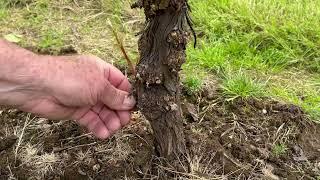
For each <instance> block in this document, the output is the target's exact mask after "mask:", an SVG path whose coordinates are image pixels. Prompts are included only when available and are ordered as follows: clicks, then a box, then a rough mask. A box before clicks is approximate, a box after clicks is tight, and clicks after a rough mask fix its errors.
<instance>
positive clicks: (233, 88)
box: [222, 71, 264, 100]
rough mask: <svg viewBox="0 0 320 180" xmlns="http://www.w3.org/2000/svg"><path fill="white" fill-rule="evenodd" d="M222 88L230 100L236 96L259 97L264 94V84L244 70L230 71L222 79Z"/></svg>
mask: <svg viewBox="0 0 320 180" xmlns="http://www.w3.org/2000/svg"><path fill="white" fill-rule="evenodd" d="M222 90H223V94H224V96H225V97H226V98H227V99H228V100H233V99H236V98H245V99H247V98H251V97H252V98H259V97H261V96H263V91H264V85H263V84H262V83H260V82H258V81H257V80H255V79H253V78H251V77H250V76H248V75H247V74H245V73H244V72H242V71H240V72H238V73H236V74H232V73H228V74H227V75H225V77H224V79H223V81H222Z"/></svg>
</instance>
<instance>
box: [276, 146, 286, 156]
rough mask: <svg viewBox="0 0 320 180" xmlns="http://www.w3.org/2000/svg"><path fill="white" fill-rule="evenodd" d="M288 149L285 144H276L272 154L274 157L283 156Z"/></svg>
mask: <svg viewBox="0 0 320 180" xmlns="http://www.w3.org/2000/svg"><path fill="white" fill-rule="evenodd" d="M287 150H288V148H287V146H286V145H285V144H276V145H274V146H273V148H272V153H273V154H274V155H275V156H281V155H284V154H285V153H286V152H287Z"/></svg>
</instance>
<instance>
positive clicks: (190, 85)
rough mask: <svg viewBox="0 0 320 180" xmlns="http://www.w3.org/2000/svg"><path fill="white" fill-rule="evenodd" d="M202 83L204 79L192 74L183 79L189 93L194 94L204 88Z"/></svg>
mask: <svg viewBox="0 0 320 180" xmlns="http://www.w3.org/2000/svg"><path fill="white" fill-rule="evenodd" d="M202 83H203V82H202V79H200V78H199V77H197V76H190V75H188V76H187V77H186V78H185V79H184V81H183V84H184V87H185V88H186V90H187V93H188V94H189V95H194V94H196V93H197V92H199V91H200V90H201V88H202Z"/></svg>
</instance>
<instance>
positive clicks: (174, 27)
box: [132, 0, 190, 157]
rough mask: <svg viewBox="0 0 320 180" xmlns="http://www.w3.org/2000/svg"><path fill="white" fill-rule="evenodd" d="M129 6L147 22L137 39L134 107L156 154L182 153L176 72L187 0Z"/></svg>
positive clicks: (182, 56) (147, 0)
mask: <svg viewBox="0 0 320 180" xmlns="http://www.w3.org/2000/svg"><path fill="white" fill-rule="evenodd" d="M132 7H140V8H143V9H144V11H145V15H146V21H147V22H146V27H145V29H144V30H143V32H142V35H141V37H140V39H139V52H140V61H139V63H138V65H137V75H136V84H135V88H136V95H137V99H138V108H139V109H140V110H141V112H142V113H143V114H144V115H145V117H146V118H147V119H148V120H149V121H150V123H151V126H152V128H153V131H154V135H155V139H156V146H157V150H158V152H159V153H160V156H163V157H170V156H172V155H174V156H176V155H179V154H184V153H185V152H186V146H185V137H184V133H183V115H182V111H181V106H180V79H179V71H180V70H181V65H182V64H183V63H184V62H185V59H186V53H185V49H186V44H187V39H188V37H189V33H188V32H187V30H186V25H187V24H189V23H190V21H189V19H188V18H189V17H188V4H187V0H141V1H139V2H137V3H135V4H134V5H133V6H132ZM189 25H190V24H189Z"/></svg>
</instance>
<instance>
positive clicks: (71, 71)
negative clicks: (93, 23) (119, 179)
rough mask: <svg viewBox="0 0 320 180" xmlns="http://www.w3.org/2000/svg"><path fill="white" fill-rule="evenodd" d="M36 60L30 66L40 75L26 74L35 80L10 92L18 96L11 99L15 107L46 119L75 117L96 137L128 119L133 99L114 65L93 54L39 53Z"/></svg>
mask: <svg viewBox="0 0 320 180" xmlns="http://www.w3.org/2000/svg"><path fill="white" fill-rule="evenodd" d="M39 61H41V62H42V63H43V64H44V65H42V66H41V68H42V69H38V68H37V66H35V68H34V69H33V70H32V72H33V73H35V74H39V76H41V77H39V78H30V79H33V81H35V82H36V83H34V82H30V84H31V85H29V87H33V88H31V90H28V88H20V89H22V90H20V91H21V92H18V93H19V96H13V97H18V98H20V99H19V100H14V101H17V102H15V104H20V105H19V107H18V108H19V109H21V110H23V111H27V112H31V113H35V114H38V115H40V116H42V117H46V118H50V119H59V120H60V119H75V120H76V122H78V123H79V124H80V125H82V126H84V127H86V128H87V129H88V130H89V131H91V132H92V133H93V134H94V135H95V136H96V137H98V138H100V139H106V138H108V137H109V136H110V135H112V134H114V133H115V132H116V131H117V130H119V129H121V128H122V127H123V126H125V125H127V124H128V123H129V121H130V110H131V109H132V108H133V107H134V105H135V100H134V99H133V97H132V96H130V95H129V91H130V88H131V87H130V83H129V81H128V79H127V78H126V77H125V76H124V75H123V74H122V73H121V72H120V71H119V70H118V69H117V68H115V67H114V66H112V65H111V64H108V63H106V62H104V61H102V60H101V59H99V58H97V57H94V56H60V57H53V56H41V58H40V59H39ZM32 76H34V75H32ZM32 84H33V85H32ZM35 86H37V87H35ZM29 89H30V88H29Z"/></svg>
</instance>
